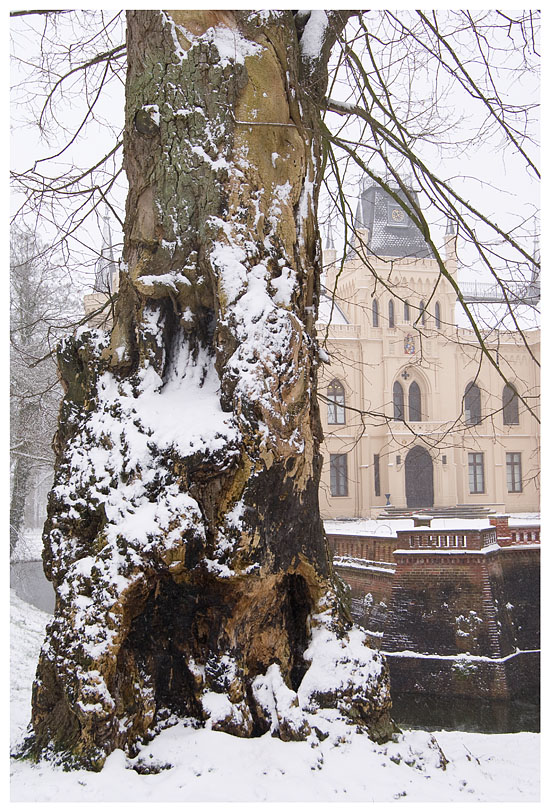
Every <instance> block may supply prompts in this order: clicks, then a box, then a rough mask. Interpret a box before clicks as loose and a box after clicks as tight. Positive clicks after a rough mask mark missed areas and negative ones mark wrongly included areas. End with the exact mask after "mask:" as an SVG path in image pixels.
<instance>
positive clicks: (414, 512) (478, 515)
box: [376, 505, 495, 519]
mask: <svg viewBox="0 0 550 812" xmlns="http://www.w3.org/2000/svg"><path fill="white" fill-rule="evenodd" d="M494 513H495V510H494V508H488V507H484V506H483V505H455V506H454V507H432V508H407V507H405V508H400V507H395V506H394V505H387V506H386V507H385V508H384V510H383V511H382V512H381V513H379V514H378V516H377V517H376V518H377V519H410V517H411V516H432V517H433V518H434V519H487V518H488V517H489V516H491V515H493V514H494Z"/></svg>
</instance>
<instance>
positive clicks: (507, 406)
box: [502, 384, 519, 426]
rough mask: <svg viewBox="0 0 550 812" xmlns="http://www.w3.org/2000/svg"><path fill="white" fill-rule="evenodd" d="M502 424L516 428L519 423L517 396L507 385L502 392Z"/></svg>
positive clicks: (512, 388) (511, 387)
mask: <svg viewBox="0 0 550 812" xmlns="http://www.w3.org/2000/svg"><path fill="white" fill-rule="evenodd" d="M502 422H503V423H504V425H505V426H517V424H518V423H519V404H518V394H517V392H516V390H515V389H514V387H513V386H510V385H509V384H506V386H505V387H504V389H503V390H502Z"/></svg>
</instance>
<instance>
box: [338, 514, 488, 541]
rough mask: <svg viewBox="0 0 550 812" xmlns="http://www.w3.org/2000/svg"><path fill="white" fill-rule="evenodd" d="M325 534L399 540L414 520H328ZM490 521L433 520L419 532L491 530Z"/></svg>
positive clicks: (411, 526) (412, 525)
mask: <svg viewBox="0 0 550 812" xmlns="http://www.w3.org/2000/svg"><path fill="white" fill-rule="evenodd" d="M324 525H325V532H326V533H330V534H331V535H338V536H382V537H384V538H397V531H398V530H413V529H414V521H413V519H412V518H411V519H349V520H347V519H342V520H337V519H335V520H332V519H326V520H325V522H324ZM491 527H492V526H491V525H490V524H489V519H459V518H456V519H455V518H447V519H432V521H431V523H430V527H429V528H428V527H426V528H417V529H419V530H431V531H432V530H433V531H438V530H439V531H441V530H450V531H453V530H490V529H491Z"/></svg>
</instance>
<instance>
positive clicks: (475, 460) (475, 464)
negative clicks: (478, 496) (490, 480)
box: [468, 453, 485, 493]
mask: <svg viewBox="0 0 550 812" xmlns="http://www.w3.org/2000/svg"><path fill="white" fill-rule="evenodd" d="M468 480H469V484H470V493H485V473H484V470H483V454H478V453H475V454H468Z"/></svg>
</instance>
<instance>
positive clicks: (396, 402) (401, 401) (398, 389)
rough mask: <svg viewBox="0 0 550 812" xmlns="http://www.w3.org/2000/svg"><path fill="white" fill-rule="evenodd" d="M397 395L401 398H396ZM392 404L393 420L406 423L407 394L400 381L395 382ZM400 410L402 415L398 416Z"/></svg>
mask: <svg viewBox="0 0 550 812" xmlns="http://www.w3.org/2000/svg"><path fill="white" fill-rule="evenodd" d="M396 393H398V394H399V397H398V398H396ZM392 403H393V420H399V421H400V422H402V423H404V422H405V392H404V391H403V387H402V386H401V384H400V383H399V381H394V383H393V389H392ZM398 410H399V411H400V412H401V414H398Z"/></svg>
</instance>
